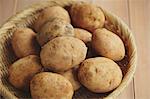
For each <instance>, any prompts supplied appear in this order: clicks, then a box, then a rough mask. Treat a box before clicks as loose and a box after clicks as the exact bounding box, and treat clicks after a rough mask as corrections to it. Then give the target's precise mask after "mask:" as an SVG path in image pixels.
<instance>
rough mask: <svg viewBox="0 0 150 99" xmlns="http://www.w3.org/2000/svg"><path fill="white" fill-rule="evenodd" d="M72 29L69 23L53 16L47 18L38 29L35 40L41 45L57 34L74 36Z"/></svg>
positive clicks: (57, 35)
mask: <svg viewBox="0 0 150 99" xmlns="http://www.w3.org/2000/svg"><path fill="white" fill-rule="evenodd" d="M74 35H75V34H74V29H73V27H72V25H71V24H69V23H66V22H65V21H64V20H62V19H59V18H54V19H51V20H49V21H48V22H47V23H46V24H45V25H44V26H43V27H42V28H41V30H40V33H38V35H37V40H38V42H39V44H40V45H41V46H43V45H44V44H46V43H47V42H48V41H50V40H52V39H53V38H55V37H59V36H74Z"/></svg>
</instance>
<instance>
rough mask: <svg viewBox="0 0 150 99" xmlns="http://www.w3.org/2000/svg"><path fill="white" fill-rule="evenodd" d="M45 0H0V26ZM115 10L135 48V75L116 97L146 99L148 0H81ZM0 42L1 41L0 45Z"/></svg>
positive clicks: (148, 78) (148, 79)
mask: <svg viewBox="0 0 150 99" xmlns="http://www.w3.org/2000/svg"><path fill="white" fill-rule="evenodd" d="M42 1H46V0H0V26H1V25H2V24H3V23H4V22H5V21H6V20H7V19H8V18H9V17H11V16H12V15H14V14H16V12H18V11H20V10H22V9H24V8H25V7H27V6H29V5H31V4H34V3H38V2H42ZM83 1H89V2H91V3H95V4H98V5H100V6H101V7H102V8H104V9H107V10H108V11H110V12H112V13H114V14H116V15H117V16H119V17H120V18H122V20H123V21H124V22H125V23H126V24H128V26H129V27H130V28H131V30H132V31H133V34H134V36H135V39H136V44H137V48H138V64H137V70H136V73H135V77H134V78H133V80H132V82H131V83H130V85H129V86H128V87H127V88H126V89H125V90H124V92H123V93H121V94H120V96H119V97H118V99H150V95H149V94H150V87H149V84H150V13H149V10H150V0H83ZM0 46H1V45H0Z"/></svg>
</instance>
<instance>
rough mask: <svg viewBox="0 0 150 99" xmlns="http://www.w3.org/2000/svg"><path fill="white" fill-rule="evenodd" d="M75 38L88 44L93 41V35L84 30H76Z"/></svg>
mask: <svg viewBox="0 0 150 99" xmlns="http://www.w3.org/2000/svg"><path fill="white" fill-rule="evenodd" d="M74 32H75V37H76V38H78V39H80V40H82V41H83V42H84V43H88V42H90V41H91V39H92V34H91V33H90V32H88V31H86V30H84V29H80V28H74Z"/></svg>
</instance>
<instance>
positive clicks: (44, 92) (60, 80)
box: [30, 72, 73, 99]
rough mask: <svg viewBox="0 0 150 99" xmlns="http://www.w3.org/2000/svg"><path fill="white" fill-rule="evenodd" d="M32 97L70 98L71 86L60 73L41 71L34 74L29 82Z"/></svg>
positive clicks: (71, 93) (36, 98) (44, 98)
mask: <svg viewBox="0 0 150 99" xmlns="http://www.w3.org/2000/svg"><path fill="white" fill-rule="evenodd" d="M30 90H31V96H32V98H33V99H49V98H51V99H72V96H73V87H72V85H71V83H70V82H69V81H68V80H67V79H66V78H65V77H63V76H62V75H59V74H56V73H50V72H43V73H39V74H37V75H35V76H34V77H33V79H32V80H31V82H30Z"/></svg>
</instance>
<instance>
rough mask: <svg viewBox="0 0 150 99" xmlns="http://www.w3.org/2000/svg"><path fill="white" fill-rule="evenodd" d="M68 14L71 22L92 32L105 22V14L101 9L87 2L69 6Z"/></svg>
mask: <svg viewBox="0 0 150 99" xmlns="http://www.w3.org/2000/svg"><path fill="white" fill-rule="evenodd" d="M69 12H70V15H71V19H72V22H73V24H74V25H75V26H76V27H80V28H83V29H86V30H89V31H91V32H93V31H94V30H95V29H97V28H101V27H103V25H104V22H105V16H104V14H103V12H102V10H101V9H100V8H98V7H96V6H95V5H92V4H89V3H85V2H84V3H83V2H81V3H75V4H73V5H72V6H71V8H70V10H69Z"/></svg>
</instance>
